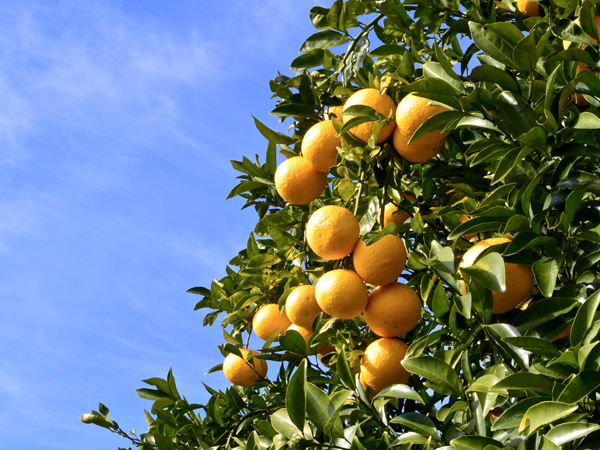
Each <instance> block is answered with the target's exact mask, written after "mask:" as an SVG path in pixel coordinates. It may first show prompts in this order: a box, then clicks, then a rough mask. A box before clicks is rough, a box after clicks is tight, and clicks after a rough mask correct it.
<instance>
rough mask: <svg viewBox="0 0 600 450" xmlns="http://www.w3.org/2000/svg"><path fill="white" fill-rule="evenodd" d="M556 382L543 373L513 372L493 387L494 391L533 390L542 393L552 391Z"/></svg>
mask: <svg viewBox="0 0 600 450" xmlns="http://www.w3.org/2000/svg"><path fill="white" fill-rule="evenodd" d="M553 386H554V383H553V382H552V381H550V380H549V379H547V378H546V377H544V376H542V375H537V374H534V373H527V372H522V373H513V374H512V375H509V376H507V377H506V378H504V379H503V380H500V381H498V383H496V384H495V385H494V387H493V390H494V391H500V392H503V391H508V390H513V391H515V390H532V391H538V392H542V393H548V394H551V393H552V387H553Z"/></svg>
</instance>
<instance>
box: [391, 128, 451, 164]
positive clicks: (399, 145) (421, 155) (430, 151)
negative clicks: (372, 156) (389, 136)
mask: <svg viewBox="0 0 600 450" xmlns="http://www.w3.org/2000/svg"><path fill="white" fill-rule="evenodd" d="M409 138H410V136H408V135H406V134H404V133H403V132H402V131H400V130H399V129H398V128H396V129H395V130H394V140H393V142H394V148H395V149H396V151H397V152H398V154H399V155H400V156H402V157H403V158H404V159H406V160H407V161H410V162H413V163H421V162H425V161H429V160H430V159H432V158H434V157H435V156H436V155H437V154H438V153H439V152H440V151H442V148H444V144H445V143H446V141H445V140H444V139H442V140H440V141H438V142H434V143H433V144H421V143H418V142H417V141H418V139H417V141H414V142H412V143H411V144H410V145H408V140H409Z"/></svg>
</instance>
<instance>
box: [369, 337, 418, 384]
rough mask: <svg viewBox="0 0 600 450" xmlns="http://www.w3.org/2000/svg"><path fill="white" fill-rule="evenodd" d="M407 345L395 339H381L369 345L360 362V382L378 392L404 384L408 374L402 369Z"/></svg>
mask: <svg viewBox="0 0 600 450" xmlns="http://www.w3.org/2000/svg"><path fill="white" fill-rule="evenodd" d="M407 349H408V345H406V343H405V342H404V341H401V340H400V339H396V338H381V339H377V340H376V341H374V342H372V343H371V344H369V346H368V347H367V348H366V349H365V354H364V355H363V357H362V360H361V362H360V379H361V382H362V383H364V384H366V385H367V386H369V387H370V388H372V389H374V390H376V391H380V390H382V389H384V388H386V387H388V386H391V385H392V384H406V382H407V381H408V377H409V376H410V373H409V372H408V371H407V370H406V369H405V368H404V367H402V364H401V362H402V360H403V359H404V357H405V356H406V350H407Z"/></svg>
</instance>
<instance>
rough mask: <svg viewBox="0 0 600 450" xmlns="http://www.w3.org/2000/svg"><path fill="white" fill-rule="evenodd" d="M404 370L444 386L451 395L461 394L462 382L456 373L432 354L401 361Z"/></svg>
mask: <svg viewBox="0 0 600 450" xmlns="http://www.w3.org/2000/svg"><path fill="white" fill-rule="evenodd" d="M402 365H403V366H404V368H405V369H406V370H408V371H409V372H411V373H415V374H417V375H419V376H421V377H423V378H427V379H428V380H431V381H433V382H434V383H436V384H439V385H440V386H442V387H444V388H445V389H447V390H448V391H450V392H452V394H453V395H458V396H461V395H462V383H461V381H460V378H459V377H458V374H457V373H456V371H455V370H454V369H452V367H450V366H449V365H448V364H447V363H445V362H444V361H441V360H439V359H437V358H434V357H432V356H417V357H416V358H408V359H404V360H403V361H402Z"/></svg>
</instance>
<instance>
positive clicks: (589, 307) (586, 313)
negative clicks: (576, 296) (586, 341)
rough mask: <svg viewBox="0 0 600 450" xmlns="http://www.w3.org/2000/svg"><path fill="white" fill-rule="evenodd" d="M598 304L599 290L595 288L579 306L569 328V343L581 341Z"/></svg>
mask: <svg viewBox="0 0 600 450" xmlns="http://www.w3.org/2000/svg"><path fill="white" fill-rule="evenodd" d="M599 305H600V290H597V291H596V292H594V293H593V294H592V295H591V296H590V297H589V298H588V299H587V300H586V301H585V303H584V304H583V305H581V306H580V307H579V310H578V311H577V315H576V316H575V320H574V321H573V328H572V329H571V345H577V344H579V343H580V342H581V341H582V339H583V336H584V335H585V333H586V331H587V330H588V329H589V328H590V327H591V326H592V323H593V322H594V315H595V314H596V311H598V306H599Z"/></svg>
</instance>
